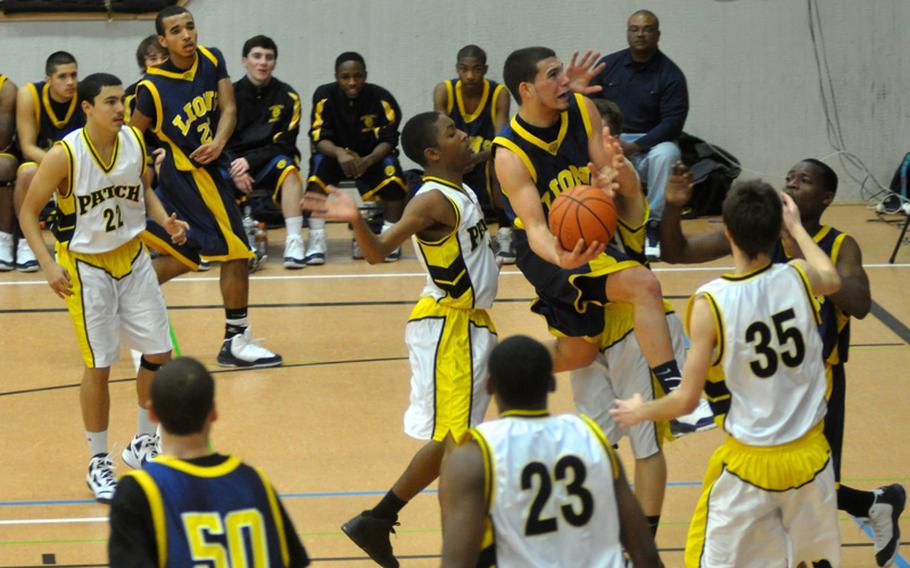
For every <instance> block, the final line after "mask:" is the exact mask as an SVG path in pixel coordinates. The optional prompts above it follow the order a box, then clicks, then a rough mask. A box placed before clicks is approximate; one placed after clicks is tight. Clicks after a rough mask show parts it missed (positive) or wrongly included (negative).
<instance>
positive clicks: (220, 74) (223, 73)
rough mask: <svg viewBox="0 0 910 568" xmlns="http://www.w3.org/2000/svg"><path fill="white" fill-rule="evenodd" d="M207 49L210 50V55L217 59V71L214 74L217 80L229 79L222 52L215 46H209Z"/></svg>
mask: <svg viewBox="0 0 910 568" xmlns="http://www.w3.org/2000/svg"><path fill="white" fill-rule="evenodd" d="M209 51H211V52H212V55H214V56H215V59H217V60H218V71H217V74H216V75H215V76H216V77H217V78H218V80H219V81H220V80H222V79H229V78H230V75H228V71H227V63H226V62H225V61H224V54H222V53H221V50H220V49H218V48H217V47H210V48H209Z"/></svg>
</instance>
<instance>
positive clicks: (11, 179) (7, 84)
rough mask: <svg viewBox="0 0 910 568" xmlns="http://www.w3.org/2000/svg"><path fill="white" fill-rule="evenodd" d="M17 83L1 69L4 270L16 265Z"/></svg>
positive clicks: (0, 247) (0, 263)
mask: <svg viewBox="0 0 910 568" xmlns="http://www.w3.org/2000/svg"><path fill="white" fill-rule="evenodd" d="M15 140H16V85H15V83H13V82H12V81H10V80H9V78H8V77H7V76H6V75H3V74H2V73H0V272H9V271H10V270H12V269H13V268H14V267H15V265H16V257H15V254H16V253H15V240H16V219H15V207H14V206H13V188H14V186H15V183H16V166H17V165H18V164H19V158H18V156H17V155H16V154H17V151H16V144H15Z"/></svg>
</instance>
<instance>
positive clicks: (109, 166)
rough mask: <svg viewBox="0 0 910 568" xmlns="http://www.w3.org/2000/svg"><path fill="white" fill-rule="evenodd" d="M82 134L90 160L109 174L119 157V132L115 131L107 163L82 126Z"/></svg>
mask: <svg viewBox="0 0 910 568" xmlns="http://www.w3.org/2000/svg"><path fill="white" fill-rule="evenodd" d="M79 135H80V136H82V139H83V140H84V141H85V145H86V147H87V148H88V153H89V154H91V155H92V160H93V161H94V162H95V165H96V166H98V167H99V168H101V171H102V172H104V173H106V174H109V173H111V170H112V169H114V164H116V163H117V158H118V157H120V133H119V132H118V133H117V137H116V138H114V149H113V150H112V151H111V159H110V162H108V163H107V164H105V163H104V160H103V159H102V158H101V154H100V153H99V152H98V150H97V149H96V148H95V144H94V143H93V142H92V138H91V137H90V136H89V135H88V131H87V130H86V129H85V128H83V129H82V131H81V132H80V133H79ZM142 158H143V160H142V161H143V163H144V162H145V155H144V154H143V156H142Z"/></svg>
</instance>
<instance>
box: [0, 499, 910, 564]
mask: <svg viewBox="0 0 910 568" xmlns="http://www.w3.org/2000/svg"><path fill="white" fill-rule="evenodd" d="M700 485H701V481H670V482H668V483H667V486H668V487H697V486H700ZM386 493H388V490H387V489H384V490H382V491H314V492H305V493H281V494H280V496H281V498H282V499H315V498H319V497H362V496H373V495H385V494H386ZM421 493H422V494H425V495H435V494H437V493H439V490H438V489H424V490H423V491H421ZM94 504H97V501H95V500H94V499H57V500H35V501H0V507H41V506H45V507H47V506H54V505H94ZM907 568H910V566H908V567H907Z"/></svg>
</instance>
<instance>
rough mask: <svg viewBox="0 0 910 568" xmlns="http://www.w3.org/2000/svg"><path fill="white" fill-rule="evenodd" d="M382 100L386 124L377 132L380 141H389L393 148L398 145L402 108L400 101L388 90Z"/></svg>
mask: <svg viewBox="0 0 910 568" xmlns="http://www.w3.org/2000/svg"><path fill="white" fill-rule="evenodd" d="M380 102H381V103H382V110H383V112H384V114H385V124H384V125H382V126H381V127H379V132H377V133H376V138H377V141H378V142H388V143H389V144H390V145H391V146H392V148H397V147H398V125H399V124H400V123H401V108H400V107H399V106H398V101H396V100H395V97H393V96H392V94H391V93H389V92H388V91H386V92H384V93H382V95H381V99H380Z"/></svg>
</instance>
